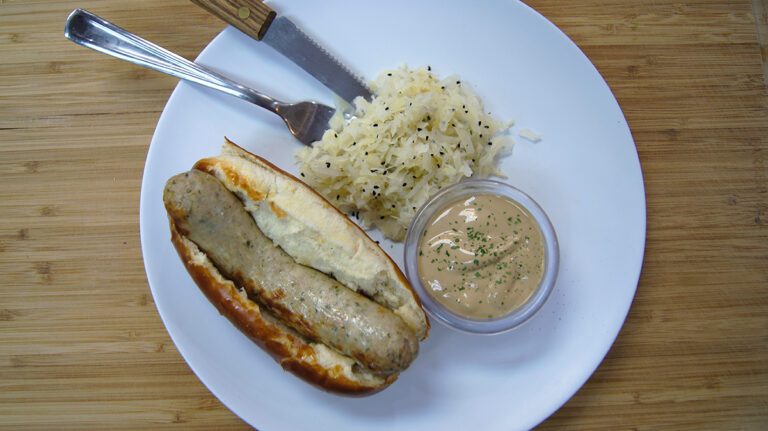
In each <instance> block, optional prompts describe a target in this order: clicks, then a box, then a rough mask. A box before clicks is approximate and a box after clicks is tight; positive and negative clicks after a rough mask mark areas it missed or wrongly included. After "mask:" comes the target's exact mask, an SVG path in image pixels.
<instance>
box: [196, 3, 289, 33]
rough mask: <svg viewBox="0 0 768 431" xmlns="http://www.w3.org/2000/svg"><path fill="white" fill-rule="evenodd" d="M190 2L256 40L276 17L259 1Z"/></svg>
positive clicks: (265, 31)
mask: <svg viewBox="0 0 768 431" xmlns="http://www.w3.org/2000/svg"><path fill="white" fill-rule="evenodd" d="M191 1H192V3H194V4H196V5H198V6H200V7H202V8H203V9H205V10H207V11H208V12H210V13H212V14H213V15H215V16H217V17H219V18H220V19H222V20H224V22H226V23H227V24H229V25H231V26H233V27H235V28H236V29H238V30H240V31H242V32H243V33H245V34H247V35H248V36H250V37H252V38H254V39H256V40H261V38H263V37H264V35H265V34H266V33H267V29H269V25H270V24H272V20H273V19H275V15H276V14H275V11H273V10H272V9H271V8H270V7H269V6H267V5H265V4H264V2H262V1H261V0H191Z"/></svg>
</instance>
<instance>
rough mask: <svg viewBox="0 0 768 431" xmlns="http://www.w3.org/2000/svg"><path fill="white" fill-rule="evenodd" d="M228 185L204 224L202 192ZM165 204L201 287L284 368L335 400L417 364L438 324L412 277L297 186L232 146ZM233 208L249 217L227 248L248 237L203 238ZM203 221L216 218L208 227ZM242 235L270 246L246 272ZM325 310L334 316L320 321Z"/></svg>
mask: <svg viewBox="0 0 768 431" xmlns="http://www.w3.org/2000/svg"><path fill="white" fill-rule="evenodd" d="M212 178H215V180H216V181H213V180H212ZM212 183H216V184H212ZM219 184H220V185H222V186H223V188H222V190H226V191H228V192H229V193H226V192H222V193H219V192H215V193H214V192H210V193H211V197H210V199H214V197H213V196H214V195H215V196H216V198H215V199H224V200H222V201H221V202H224V203H219V201H216V202H215V203H209V204H211V205H213V208H214V210H215V211H214V210H212V211H211V214H213V216H210V217H209V216H205V217H204V216H201V215H200V214H201V213H202V212H204V211H205V210H206V208H205V205H206V204H205V203H204V202H205V199H208V198H206V197H200V195H205V193H206V192H205V191H200V190H208V189H206V187H208V188H210V187H213V188H214V189H215V188H216V187H220V186H219ZM198 185H199V187H200V189H199V190H198V189H197V188H196V187H198ZM214 189H211V190H214ZM215 190H218V189H215ZM193 194H194V196H192V195H193ZM222 195H233V196H234V197H236V199H233V198H232V197H231V196H222ZM227 199H228V200H227ZM164 200H165V204H166V210H167V211H168V215H169V219H170V225H171V240H172V242H173V244H174V247H175V248H176V250H177V252H178V254H179V256H180V258H181V260H182V262H183V263H184V265H185V267H186V269H187V271H188V272H189V274H190V275H191V277H192V278H193V280H194V281H195V283H196V284H197V285H198V287H199V288H200V289H201V291H202V292H203V293H204V294H205V295H206V297H207V298H208V299H209V300H210V302H211V303H212V304H213V305H214V306H216V308H217V309H218V310H219V312H220V313H221V314H222V315H224V316H225V317H227V318H228V319H229V320H230V321H231V322H232V323H233V324H234V325H235V326H236V327H237V328H238V329H240V331H242V332H243V333H244V334H245V335H246V336H248V337H249V338H250V339H252V340H253V341H254V342H256V343H257V344H258V345H260V346H261V347H262V348H263V349H264V350H265V351H267V352H268V353H269V354H270V355H272V357H273V358H274V359H275V360H276V361H277V362H278V363H279V364H280V365H281V366H282V367H283V369H285V370H287V371H290V372H292V373H293V374H295V375H297V376H299V377H300V378H302V379H304V380H306V381H307V382H310V383H312V384H314V385H316V386H318V387H320V388H322V389H324V390H327V391H331V392H337V393H344V394H370V393H373V392H375V391H378V390H380V389H382V388H384V387H386V386H388V385H390V384H391V383H392V382H394V381H395V380H396V379H397V377H398V375H399V373H400V372H401V371H403V370H404V369H406V368H407V367H408V365H410V363H411V361H412V360H413V359H414V358H415V357H416V354H417V352H418V342H419V341H422V340H424V339H425V338H426V337H427V335H428V330H429V321H428V319H427V317H426V315H425V313H424V311H423V309H422V308H421V304H420V302H419V300H418V297H417V296H416V294H415V293H414V292H413V290H412V289H411V286H410V284H409V283H408V281H407V279H406V278H405V276H404V275H403V273H402V272H401V271H400V269H399V268H398V267H397V265H396V264H395V263H394V262H393V261H392V260H391V259H390V258H389V256H387V254H386V253H385V252H384V251H383V250H382V249H381V248H380V247H379V246H378V244H376V243H375V242H374V241H373V240H371V239H370V238H369V237H368V235H367V234H366V233H365V232H364V231H363V230H362V229H360V228H359V227H358V226H357V225H356V224H355V223H353V222H352V221H351V220H349V219H348V218H347V217H346V216H345V215H344V214H342V213H341V212H339V211H338V210H337V209H336V208H335V207H333V206H332V205H331V204H330V203H329V202H328V201H327V200H325V199H324V198H323V197H322V196H320V195H319V194H318V193H316V192H315V191H314V190H312V189H311V188H310V187H309V186H307V185H306V184H304V183H303V182H301V181H300V180H299V179H297V178H296V177H294V176H292V175H290V174H288V173H286V172H284V171H282V170H280V169H279V168H277V167H276V166H274V165H272V164H271V163H269V162H267V161H266V160H264V159H262V158H260V157H258V156H256V155H253V154H251V153H249V152H247V151H245V150H244V149H242V148H240V147H238V146H237V145H235V144H234V143H232V142H231V141H229V140H226V143H225V144H224V146H223V148H222V152H221V154H220V155H219V156H216V157H211V158H205V159H202V160H200V161H198V162H197V163H196V164H195V166H194V168H193V170H192V171H190V172H188V173H184V174H179V175H177V176H175V177H173V178H171V179H170V180H169V181H168V183H167V184H166V190H165V193H164ZM229 207H232V208H231V212H233V213H234V212H243V209H244V210H245V212H246V213H247V215H248V216H249V217H246V218H245V219H242V218H241V219H237V218H236V217H234V218H232V220H236V219H237V220H240V221H239V222H238V223H239V224H238V228H237V230H238V231H237V233H233V234H232V235H233V236H232V238H230V239H228V240H227V239H225V238H224V237H226V235H227V234H228V233H229V232H230V231H233V230H236V229H232V228H229V227H227V226H217V227H214V228H212V229H218V230H216V231H215V232H214V233H210V232H200V233H196V232H195V229H198V230H200V229H203V227H205V228H206V229H207V228H208V226H209V225H211V224H212V223H214V222H215V220H214V218H215V217H216V216H217V215H218V214H219V213H222V214H223V213H225V212H227V211H230V209H229ZM193 214H194V216H193ZM197 219H201V220H202V219H205V220H202V221H201V223H202V222H204V223H205V224H201V225H200V226H203V227H200V226H198V227H196V225H195V223H196V220H197ZM222 220H224V221H222V223H224V222H225V221H226V222H228V221H229V220H230V218H229V216H227V218H226V219H222ZM241 225H242V226H244V230H246V231H249V232H250V231H251V230H254V229H253V228H252V226H246V225H253V226H255V227H257V229H255V231H258V232H256V233H253V234H252V235H256V236H261V235H263V237H265V238H264V239H265V240H266V241H267V242H268V243H269V244H267V245H261V246H259V245H258V244H260V243H259V241H258V240H257V239H248V240H247V247H245V246H243V247H244V248H243V249H244V250H245V252H247V253H253V256H254V258H247V259H246V261H245V262H244V263H240V262H239V261H238V260H239V259H241V258H242V255H243V253H241V252H239V251H237V250H238V249H237V248H236V247H237V245H234V246H233V245H232V244H233V243H235V242H237V241H239V239H240V238H241V236H243V235H245V234H243V233H241V232H240V231H239V229H240V227H239V226H241ZM249 235H251V234H249ZM243 237H244V236H243ZM211 238H213V239H211ZM248 238H251V237H248ZM254 238H255V237H254ZM217 241H218V242H217ZM254 244H256V245H254ZM232 247H235V248H232ZM254 248H255V249H256V250H252V249H254ZM220 249H221V250H220ZM224 249H226V250H224ZM233 250H234V251H233ZM227 253H229V254H227ZM275 253H277V255H275ZM273 255H274V256H277V257H274V256H273ZM227 256H230V257H229V258H228V257H227ZM232 256H237V258H231V257H232ZM248 256H250V255H248ZM279 265H284V266H285V268H283V267H280V268H279V269H276V268H275V267H276V266H279ZM240 266H243V267H244V268H241V267H240ZM270 271H272V272H270ZM294 272H295V273H296V275H295V277H294V276H293V275H291V274H292V273H294ZM286 274H288V275H287V276H286ZM281 277H289V278H290V277H294V278H290V279H283V278H281ZM307 280H310V281H307ZM342 285H343V287H339V286H342ZM305 299H306V302H305ZM312 301H316V302H312ZM309 303H311V304H314V306H309V305H307V304H309ZM352 304H354V305H352ZM319 308H323V309H324V311H323V312H322V313H315V314H313V310H315V311H316V310H317V309H319ZM327 316H331V317H329V318H330V319H331V320H329V321H325V320H322V319H325V318H326V317H327ZM333 319H336V320H333ZM357 326H359V327H357Z"/></svg>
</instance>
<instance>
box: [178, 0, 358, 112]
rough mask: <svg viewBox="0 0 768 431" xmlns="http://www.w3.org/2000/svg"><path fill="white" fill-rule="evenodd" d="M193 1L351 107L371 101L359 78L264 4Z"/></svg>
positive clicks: (253, 0) (242, 0) (254, 1)
mask: <svg viewBox="0 0 768 431" xmlns="http://www.w3.org/2000/svg"><path fill="white" fill-rule="evenodd" d="M191 1H192V3H195V4H197V5H198V6H200V7H202V8H203V9H206V10H207V11H208V12H210V13H212V14H213V15H215V16H217V17H219V18H221V19H222V20H224V21H225V22H227V23H228V24H230V25H232V26H233V27H235V28H237V29H238V30H240V31H242V32H243V33H245V34H247V35H248V36H250V37H252V38H254V39H256V40H260V41H262V42H264V43H266V44H267V45H269V46H271V47H272V48H274V49H275V50H277V51H278V52H279V53H281V54H282V55H284V56H285V57H286V58H288V59H289V60H291V61H293V62H294V63H296V64H297V65H298V66H299V67H301V68H302V69H304V70H305V71H306V72H308V73H309V74H310V75H312V76H314V77H315V78H316V79H317V80H318V81H320V82H322V83H323V85H325V86H326V87H328V88H329V89H330V90H331V91H333V92H334V93H336V94H337V95H338V96H339V97H341V98H342V99H344V100H345V101H347V102H348V103H350V104H352V102H353V100H354V99H355V98H356V97H358V96H362V97H363V98H364V99H367V100H371V98H372V94H371V91H370V89H368V87H367V86H366V85H365V84H364V83H363V82H362V81H361V80H360V79H359V78H358V77H357V76H355V75H354V74H353V73H352V72H350V70H349V69H347V68H346V67H345V66H344V65H343V64H341V62H339V61H338V60H336V59H335V58H334V57H333V56H332V55H330V54H329V53H328V51H326V50H325V49H323V48H322V47H321V46H320V45H318V44H317V43H315V41H313V40H312V39H311V38H310V37H309V36H307V35H306V34H305V33H304V32H303V31H301V30H300V29H299V28H298V27H297V26H296V25H295V24H294V23H293V22H291V20H289V19H288V18H286V17H283V16H277V13H276V12H275V11H274V10H272V9H271V8H270V7H269V6H267V5H265V4H264V3H263V2H262V1H260V0H191Z"/></svg>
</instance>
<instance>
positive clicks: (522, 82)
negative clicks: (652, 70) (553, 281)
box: [140, 0, 645, 431]
mask: <svg viewBox="0 0 768 431" xmlns="http://www.w3.org/2000/svg"><path fill="white" fill-rule="evenodd" d="M270 4H271V6H272V7H273V8H274V9H276V10H277V11H279V12H280V13H281V14H283V15H286V16H289V17H291V18H293V19H294V20H295V21H296V22H297V24H298V25H299V26H300V27H301V28H303V29H304V30H305V31H306V32H307V33H309V34H311V35H312V36H313V37H314V38H315V39H317V40H318V42H320V43H321V44H322V45H323V46H325V47H326V48H328V49H329V50H330V51H331V52H333V53H334V54H336V55H337V56H338V57H339V58H341V59H343V60H344V62H345V63H346V64H347V65H348V66H349V67H350V68H351V69H352V70H354V71H355V72H358V73H360V74H362V75H363V76H365V77H366V79H373V78H374V77H375V76H376V74H378V73H379V72H381V71H383V70H385V69H388V68H392V67H395V66H397V65H398V64H400V63H407V64H408V65H409V66H422V65H431V66H432V69H433V71H434V72H435V73H437V74H438V75H440V76H446V75H452V74H456V75H457V76H459V77H460V78H461V79H462V81H463V82H464V83H465V84H469V85H471V86H472V87H473V88H474V89H475V91H476V92H477V93H478V94H479V95H480V96H481V97H482V99H483V100H484V102H485V103H486V107H487V109H488V110H489V111H491V112H492V113H493V115H494V116H495V117H497V118H499V119H502V120H507V119H514V120H515V121H516V124H517V126H515V127H516V128H530V129H533V130H535V131H536V132H538V133H540V134H542V136H543V138H544V139H543V140H542V141H541V142H539V143H537V144H533V143H530V142H527V141H525V140H523V139H519V138H518V139H516V140H517V142H518V144H517V145H516V147H515V150H514V154H513V155H512V156H511V157H509V158H507V159H505V160H504V162H503V165H502V166H503V168H504V170H505V171H506V172H507V173H508V174H509V178H508V180H507V181H508V182H509V183H511V184H514V185H516V186H517V187H520V188H522V189H523V190H526V191H527V192H528V193H530V194H531V195H532V196H533V197H534V198H535V199H536V200H537V201H538V202H539V203H540V204H541V205H542V206H543V207H544V208H545V209H546V211H547V212H548V213H549V215H550V217H551V219H552V223H553V224H554V226H555V229H556V230H557V232H558V235H559V240H560V246H561V256H562V262H561V270H560V276H559V280H558V283H557V286H556V288H555V291H554V293H553V295H552V297H551V298H550V300H549V302H548V303H547V304H546V305H545V307H544V308H543V310H541V311H540V312H539V313H538V314H537V315H536V316H535V317H534V318H533V319H532V320H530V321H529V322H528V323H526V324H525V325H524V326H523V327H521V328H519V329H517V330H515V331H513V332H511V333H507V334H504V335H499V336H492V337H480V336H469V335H463V334H459V333H455V332H451V331H450V330H448V329H446V328H444V327H442V326H441V325H440V324H439V323H437V322H433V329H432V331H431V336H430V338H429V339H428V340H427V341H426V342H424V343H423V344H422V346H421V351H420V354H419V357H418V358H417V360H416V361H415V363H414V364H413V365H412V366H411V367H410V368H409V369H408V370H406V371H405V372H404V373H402V375H401V376H400V379H399V380H398V381H397V382H396V383H395V384H394V385H393V386H391V387H389V388H387V389H386V390H384V391H382V392H380V393H378V394H376V395H373V396H370V397H365V398H347V397H339V396H335V395H330V394H327V393H324V392H322V391H320V390H317V389H315V388H313V387H311V386H309V385H307V384H305V383H303V382H302V381H300V380H299V379H297V378H295V377H294V376H293V375H292V374H289V373H285V372H283V371H282V370H281V369H280V367H279V366H278V365H277V364H276V363H275V362H273V361H272V359H270V357H269V356H268V355H266V354H265V353H264V352H262V351H261V350H260V349H259V348H258V347H256V346H255V345H254V344H253V343H251V342H250V341H249V340H247V339H246V338H245V337H244V336H243V335H241V334H240V332H238V331H237V329H235V328H234V327H233V326H232V325H231V324H230V323H229V322H228V321H227V320H226V319H224V318H223V317H221V316H219V314H218V313H217V311H216V310H215V309H214V307H213V306H211V304H210V303H208V301H207V300H206V299H205V297H204V296H203V295H202V294H201V293H200V291H199V290H198V289H197V287H196V286H195V285H194V284H193V282H192V280H191V279H190V277H189V276H188V275H187V273H186V271H185V270H184V267H183V266H182V264H181V262H180V261H179V259H178V257H177V255H176V253H175V251H174V249H173V247H172V246H171V242H170V241H169V237H170V234H169V230H168V224H167V219H166V215H165V211H164V209H163V205H162V189H163V185H164V183H165V181H166V180H167V179H168V178H169V177H171V176H172V175H174V174H176V173H178V172H182V171H185V170H187V169H189V168H190V167H191V166H192V164H193V163H194V162H195V161H196V160H198V159H200V158H202V157H206V156H211V155H215V154H218V151H219V147H220V146H221V144H222V142H223V139H224V136H227V137H229V138H230V139H232V140H234V141H235V142H237V143H238V144H240V145H242V146H244V147H245V148H246V149H248V150H250V151H252V152H254V153H256V154H259V155H261V156H264V157H266V158H267V159H269V160H271V161H272V162H274V163H275V164H276V165H278V166H279V167H281V168H283V169H285V170H287V171H288V172H292V173H294V174H295V173H296V172H297V170H296V168H295V166H294V164H293V156H292V154H293V151H294V150H296V149H297V148H299V146H300V144H299V143H297V142H296V141H295V140H294V139H293V138H292V137H291V136H290V135H289V134H288V132H287V131H286V130H285V128H284V127H283V125H282V123H281V121H280V119H279V118H278V117H276V116H274V115H273V114H271V113H269V112H267V111H264V110H262V109H260V108H257V107H255V106H251V105H249V104H247V103H246V102H242V101H240V100H238V99H235V98H232V97H230V96H225V95H222V94H217V93H215V92H214V91H209V90H207V89H203V88H200V87H197V86H194V85H192V84H187V83H184V82H182V83H180V84H179V85H178V87H177V88H176V90H175V91H174V92H173V94H172V95H171V97H170V99H169V100H168V104H167V106H166V108H165V110H164V112H163V114H162V116H161V118H160V121H159V123H158V126H157V130H156V131H155V135H154V137H153V139H152V144H151V146H150V149H149V153H148V156H147V163H146V167H145V170H144V178H143V182H142V190H141V211H140V221H141V244H142V252H143V254H144V262H145V266H146V271H147V277H148V280H149V284H150V287H151V289H152V294H153V296H154V299H155V303H156V304H157V308H158V311H159V312H160V315H161V317H162V319H163V322H164V323H165V326H166V328H167V329H168V332H169V333H170V335H171V338H172V339H173V341H174V343H176V346H177V347H178V349H179V351H180V352H181V354H182V355H183V356H184V359H185V360H186V361H187V363H189V365H190V367H191V368H192V370H193V371H194V372H195V373H196V374H197V376H198V377H199V378H200V380H202V382H203V383H204V384H205V385H206V386H207V387H208V388H209V389H210V390H211V392H213V393H214V394H215V395H216V396H217V397H218V398H219V399H220V400H221V401H222V402H223V403H224V404H225V405H226V406H227V407H229V408H230V409H231V410H232V411H233V412H234V413H235V414H237V415H238V416H240V417H241V418H242V419H243V420H245V421H246V422H248V423H249V424H251V425H253V426H254V427H257V428H258V429H259V430H262V431H273V430H305V429H315V430H316V429H331V430H346V429H349V430H359V429H368V430H371V429H372V430H393V429H396V430H420V431H421V430H427V429H441V430H445V429H482V430H494V429H498V430H511V429H528V428H531V427H533V426H535V425H536V424H538V423H539V422H541V421H542V420H544V419H546V418H547V417H548V416H549V415H550V414H552V413H553V412H554V411H555V410H557V409H558V408H559V407H560V406H561V405H563V404H564V403H565V402H566V401H567V400H568V399H569V398H570V397H571V396H572V395H573V394H574V393H575V392H576V391H577V390H578V389H579V387H581V385H582V384H584V382H585V381H586V380H587V378H588V377H589V376H590V375H591V374H592V372H593V371H594V370H595V369H596V368H597V366H598V364H599V363H600V361H601V360H602V358H603V357H604V356H605V354H606V353H607V352H608V349H609V348H610V346H611V344H612V343H613V341H614V340H615V338H616V335H617V334H618V331H619V329H620V328H621V325H622V323H623V321H624V319H625V317H626V315H627V312H628V311H629V307H630V304H631V302H632V299H633V297H634V293H635V289H636V286H637V281H638V277H639V275H640V268H641V264H642V259H643V251H644V244H645V194H644V188H643V180H642V173H641V170H640V164H639V161H638V156H637V151H636V149H635V146H634V142H633V140H632V136H631V134H630V131H629V128H628V126H627V123H626V121H625V119H624V117H623V115H622V112H621V109H620V108H619V106H618V104H617V102H616V100H615V98H614V97H613V95H612V93H611V91H610V89H609V88H608V86H607V85H606V83H605V82H604V81H603V79H602V78H601V76H600V74H599V73H598V71H597V70H596V69H595V68H594V66H593V65H592V64H591V63H590V61H589V60H588V59H587V58H586V57H585V56H584V55H583V54H582V52H581V51H580V50H579V49H578V47H577V46H576V45H575V44H573V42H571V41H570V40H569V39H568V38H567V37H566V36H565V35H564V34H563V33H562V32H561V31H560V30H558V29H557V28H556V27H555V26H554V25H553V24H552V23H550V22H549V21H547V20H546V19H545V18H543V17H542V16H540V15H539V14H538V13H536V12H535V11H533V10H532V9H530V8H529V7H528V6H526V5H524V4H522V3H519V2H513V1H488V2H474V3H467V2H462V1H458V0H454V1H438V0H432V1H419V2H413V1H410V0H390V1H386V2H346V1H341V0H334V1H329V0H326V1H323V2H316V1H311V0H290V1H288V0H283V1H274V2H272V3H270ZM470 5H471V6H470ZM198 60H199V61H200V62H201V63H203V64H206V65H208V66H211V67H214V68H216V69H218V70H220V71H222V72H225V73H227V74H229V75H230V76H232V77H233V78H235V79H237V80H240V81H241V82H243V83H245V84H247V85H250V86H252V87H254V88H257V89H261V90H263V91H265V92H267V93H268V94H272V95H273V96H275V97H277V98H280V99H283V100H287V101H297V100H305V99H314V100H318V101H320V102H324V103H328V104H332V102H333V97H332V95H331V93H330V92H329V91H328V90H326V89H325V88H323V87H322V86H321V85H320V84H318V83H317V82H315V81H314V80H313V79H312V78H311V77H310V76H309V75H307V74H306V73H305V72H303V71H302V70H300V69H298V68H297V67H296V66H294V65H293V64H292V63H290V62H289V61H288V60H286V59H284V58H282V57H281V56H280V55H279V54H277V53H276V52H274V51H273V50H272V49H271V48H269V47H268V46H265V45H263V44H260V43H257V42H255V41H253V40H250V39H248V38H247V37H245V36H244V35H243V34H241V33H239V32H237V31H235V30H233V29H231V28H228V29H226V30H225V31H223V32H222V33H221V34H220V35H219V36H217V37H216V38H215V39H214V40H213V41H212V42H211V43H210V44H209V45H208V47H207V48H206V49H205V50H204V51H203V52H202V53H201V55H200V57H199V59H198ZM516 128H515V129H513V136H514V135H516V133H515V132H516V130H517V129H516ZM373 236H374V238H375V239H379V237H378V235H376V234H375V233H374V235H373ZM383 247H384V249H385V250H386V251H388V252H389V253H390V254H392V255H393V257H394V258H395V260H396V261H397V262H398V264H400V265H401V267H402V246H401V245H400V244H397V245H395V244H391V243H389V242H387V241H384V242H383Z"/></svg>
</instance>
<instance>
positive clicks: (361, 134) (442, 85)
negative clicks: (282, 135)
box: [295, 66, 513, 241]
mask: <svg viewBox="0 0 768 431" xmlns="http://www.w3.org/2000/svg"><path fill="white" fill-rule="evenodd" d="M370 87H371V90H373V92H374V94H375V97H374V99H373V100H372V101H370V102H368V101H366V100H364V99H362V98H357V99H356V100H355V105H354V112H353V116H352V117H351V119H345V118H344V116H343V114H342V113H341V112H340V111H339V113H337V115H336V116H335V117H334V118H333V119H332V120H331V122H330V126H331V128H330V129H329V130H327V131H326V132H325V134H324V135H323V138H322V140H320V141H318V142H315V143H314V144H313V145H312V146H311V147H304V148H301V149H299V150H298V151H297V152H296V154H295V157H296V162H297V164H298V166H299V171H300V176H301V179H302V180H303V181H304V182H306V183H307V184H309V185H310V186H311V187H313V188H314V189H315V190H317V191H318V192H319V193H320V194H322V195H323V196H325V198H326V199H328V200H329V201H330V202H331V203H332V204H334V205H335V206H336V207H337V208H338V209H339V210H341V211H343V212H345V213H347V214H349V215H351V216H353V217H356V218H357V219H358V223H359V224H360V225H361V226H362V227H363V228H374V227H375V228H378V229H379V230H381V232H382V233H383V234H384V236H385V237H387V238H389V239H391V240H394V241H402V240H403V239H404V238H405V234H406V231H407V228H408V225H409V224H410V222H411V219H412V218H413V216H414V215H415V213H416V211H417V210H418V208H419V207H420V206H421V205H422V204H423V203H424V202H426V200H427V199H428V198H429V197H430V196H432V195H433V194H435V193H436V192H437V191H438V190H439V189H441V188H443V187H446V186H449V185H451V184H454V183H456V182H458V181H460V180H461V179H462V178H464V177H470V176H476V177H488V176H493V175H495V176H502V177H503V176H504V175H503V174H502V172H501V171H499V169H498V168H497V162H498V160H499V158H500V157H502V156H504V155H506V154H509V153H510V152H511V149H512V145H513V142H512V140H511V138H510V137H509V136H508V135H507V134H506V131H507V129H508V128H509V127H510V126H511V124H512V123H511V122H508V123H501V122H499V121H497V120H495V119H494V118H492V117H491V116H490V115H489V114H488V113H486V112H485V109H484V108H483V104H482V102H481V101H480V99H479V98H478V97H477V96H476V95H475V94H473V93H472V92H471V91H470V90H469V88H467V86H465V85H462V83H461V80H460V79H458V78H456V77H448V78H443V79H440V78H438V77H437V76H435V74H434V73H432V70H431V68H430V67H423V68H415V69H409V68H408V67H406V66H401V67H398V68H397V69H394V70H389V71H385V72H383V73H381V74H380V75H379V76H378V77H377V78H376V80H375V81H374V82H372V83H371V84H370Z"/></svg>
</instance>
